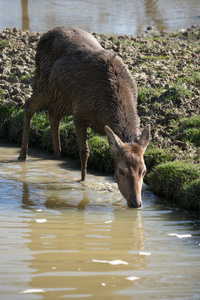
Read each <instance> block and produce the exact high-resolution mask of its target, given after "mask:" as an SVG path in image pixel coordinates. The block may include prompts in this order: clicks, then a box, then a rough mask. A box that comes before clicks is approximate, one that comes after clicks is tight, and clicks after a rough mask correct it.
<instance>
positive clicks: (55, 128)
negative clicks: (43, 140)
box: [48, 105, 65, 159]
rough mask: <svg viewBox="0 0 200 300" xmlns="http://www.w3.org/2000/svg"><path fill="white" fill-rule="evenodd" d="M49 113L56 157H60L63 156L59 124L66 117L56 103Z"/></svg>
mask: <svg viewBox="0 0 200 300" xmlns="http://www.w3.org/2000/svg"><path fill="white" fill-rule="evenodd" d="M48 113H49V122H50V126H51V134H52V139H53V149H54V156H55V158H56V159H59V158H61V145H60V132H59V125H60V122H61V120H62V119H63V118H64V117H65V114H64V112H60V111H59V110H58V108H57V107H56V105H52V106H50V108H49V110H48Z"/></svg>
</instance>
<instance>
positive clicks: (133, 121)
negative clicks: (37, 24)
mask: <svg viewBox="0 0 200 300" xmlns="http://www.w3.org/2000/svg"><path fill="white" fill-rule="evenodd" d="M35 65H36V69H35V75H34V78H33V83H32V89H33V92H32V96H31V97H30V98H29V99H28V100H27V101H26V104H25V115H24V125H23V137H22V146H21V151H20V155H19V157H18V159H19V160H22V161H23V160H26V156H27V152H28V136H29V129H30V122H31V119H32V117H33V115H34V114H35V113H36V112H37V111H38V110H40V109H42V108H43V107H48V116H49V122H50V128H51V133H52V140H53V149H54V155H55V158H57V159H59V158H61V145H60V134H59V125H60V122H61V121H62V120H63V118H65V117H66V116H70V115H72V116H73V122H74V126H75V131H76V136H77V140H78V145H79V152H80V160H81V181H84V180H85V179H86V172H87V171H86V170H87V162H88V157H89V154H90V150H89V146H88V141H87V128H88V127H90V128H91V129H92V130H93V131H94V132H96V133H98V134H100V135H104V136H107V140H108V143H109V146H110V148H111V151H112V153H113V155H114V161H115V179H116V182H117V185H118V188H119V191H120V192H121V194H122V196H123V197H124V198H125V199H126V201H127V206H128V207H129V208H140V207H141V206H142V197H141V191H142V183H143V177H144V175H145V173H146V166H145V162H144V152H145V150H146V148H147V146H148V144H149V141H150V125H147V126H146V127H145V128H144V129H143V132H142V134H141V136H140V137H139V135H140V119H139V116H138V112H137V85H136V81H135V79H134V78H133V76H132V75H131V72H130V71H129V69H128V68H127V66H126V65H125V64H124V62H123V60H122V58H121V57H120V56H119V55H117V54H116V53H114V52H112V51H110V50H106V49H104V48H103V47H102V46H101V45H100V43H99V42H98V41H97V39H96V38H95V37H94V36H93V35H92V34H90V33H88V32H86V31H84V30H82V29H79V28H76V27H64V26H63V27H55V28H53V29H50V30H49V31H47V32H46V33H44V34H43V35H42V36H41V38H40V40H39V42H38V45H37V49H36V55H35Z"/></svg>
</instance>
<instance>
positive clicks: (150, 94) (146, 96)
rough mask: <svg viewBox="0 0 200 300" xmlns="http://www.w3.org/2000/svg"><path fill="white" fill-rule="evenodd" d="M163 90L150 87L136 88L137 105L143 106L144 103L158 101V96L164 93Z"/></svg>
mask: <svg viewBox="0 0 200 300" xmlns="http://www.w3.org/2000/svg"><path fill="white" fill-rule="evenodd" d="M164 91H165V90H164V89H162V88H156V89H155V88H152V87H149V88H147V87H144V86H139V87H138V104H143V103H146V102H150V101H152V100H153V101H155V100H157V99H159V97H160V95H161V94H162V93H163V92H164Z"/></svg>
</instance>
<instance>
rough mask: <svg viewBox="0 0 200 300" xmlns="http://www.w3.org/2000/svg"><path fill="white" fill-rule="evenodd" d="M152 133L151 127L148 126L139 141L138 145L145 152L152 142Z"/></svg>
mask: <svg viewBox="0 0 200 300" xmlns="http://www.w3.org/2000/svg"><path fill="white" fill-rule="evenodd" d="M150 131H151V126H150V125H147V126H146V127H145V129H144V130H143V132H142V135H141V137H140V139H139V141H138V144H139V145H140V146H141V147H142V148H143V149H144V151H145V150H146V148H147V146H148V144H149V141H150V136H151V133H150Z"/></svg>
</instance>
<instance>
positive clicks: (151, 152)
mask: <svg viewBox="0 0 200 300" xmlns="http://www.w3.org/2000/svg"><path fill="white" fill-rule="evenodd" d="M175 158H176V156H175V154H174V153H172V152H171V151H170V149H159V148H150V147H149V148H147V150H146V152H145V154H144V159H145V164H146V167H147V170H148V172H150V171H151V170H152V169H153V168H154V167H155V166H157V165H158V164H161V163H165V162H169V161H173V160H175Z"/></svg>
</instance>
